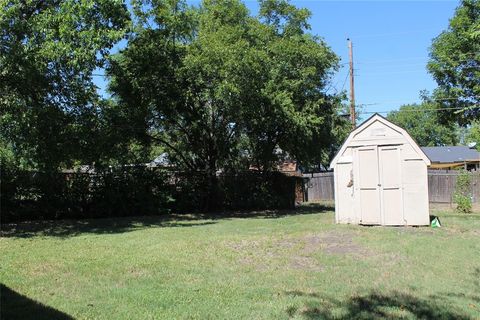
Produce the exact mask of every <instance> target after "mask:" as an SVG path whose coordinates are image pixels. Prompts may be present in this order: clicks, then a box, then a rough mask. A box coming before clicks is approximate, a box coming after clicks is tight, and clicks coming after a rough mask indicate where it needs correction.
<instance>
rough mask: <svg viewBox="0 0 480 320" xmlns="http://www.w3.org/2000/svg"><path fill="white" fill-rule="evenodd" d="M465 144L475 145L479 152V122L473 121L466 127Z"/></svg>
mask: <svg viewBox="0 0 480 320" xmlns="http://www.w3.org/2000/svg"><path fill="white" fill-rule="evenodd" d="M465 142H466V143H472V142H474V143H476V145H475V147H476V148H477V150H478V151H480V120H475V121H473V122H472V124H471V125H470V126H469V127H468V130H467V135H466V137H465Z"/></svg>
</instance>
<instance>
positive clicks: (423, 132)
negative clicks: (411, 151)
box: [387, 102, 458, 147]
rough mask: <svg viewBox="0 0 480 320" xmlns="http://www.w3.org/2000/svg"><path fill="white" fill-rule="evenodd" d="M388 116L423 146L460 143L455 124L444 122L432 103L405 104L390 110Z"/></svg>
mask: <svg viewBox="0 0 480 320" xmlns="http://www.w3.org/2000/svg"><path fill="white" fill-rule="evenodd" d="M387 118H388V120H390V121H392V122H393V123H395V124H397V125H399V126H400V127H402V128H404V129H405V130H407V132H408V133H409V134H410V136H411V137H412V138H413V139H414V140H415V141H416V142H417V143H418V144H419V145H420V146H422V147H431V146H443V145H456V144H457V143H458V137H457V134H456V126H455V124H453V123H448V124H442V123H441V122H440V121H439V113H438V111H437V110H436V109H435V105H433V104H431V103H427V102H424V103H422V104H420V105H417V104H410V105H403V106H401V107H400V109H399V110H398V111H392V112H390V113H389V114H388V115H387Z"/></svg>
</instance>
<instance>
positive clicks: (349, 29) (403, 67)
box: [246, 0, 459, 119]
mask: <svg viewBox="0 0 480 320" xmlns="http://www.w3.org/2000/svg"><path fill="white" fill-rule="evenodd" d="M291 3H292V4H294V5H296V6H297V7H304V8H308V9H309V10H310V11H311V12H312V18H311V20H310V24H311V27H312V30H311V32H312V33H313V34H316V35H319V36H321V37H323V38H324V39H325V41H326V42H327V44H328V45H329V46H330V47H331V48H332V49H333V51H334V52H335V53H336V54H337V55H339V56H340V57H341V59H342V61H341V63H342V64H344V65H343V66H342V69H341V70H340V71H339V72H338V73H337V74H336V76H335V77H334V79H333V87H334V89H332V90H335V89H336V90H339V91H341V90H342V88H343V89H344V90H348V89H349V82H348V80H347V81H345V79H346V78H347V75H348V48H347V41H346V39H347V38H348V37H349V38H350V39H352V41H353V48H354V49H353V51H354V54H353V55H354V67H355V72H354V74H355V100H356V104H359V105H364V106H363V110H364V111H366V112H378V111H389V110H394V109H398V107H399V106H400V105H402V104H406V103H413V102H419V101H420V99H419V93H420V91H421V90H424V89H426V90H429V91H432V89H434V88H435V86H436V84H435V81H434V80H433V79H432V77H431V76H430V75H429V74H428V72H427V71H426V63H427V61H428V52H429V47H430V45H431V43H432V39H433V38H435V37H436V36H437V35H439V34H440V33H441V32H442V31H443V30H445V29H446V28H447V26H448V21H449V19H450V18H451V17H452V16H453V13H454V11H455V8H456V7H457V6H458V5H459V2H458V1H318V0H317V1H313V0H311V1H291ZM246 4H247V6H248V7H249V8H250V9H251V11H252V12H257V11H258V5H257V4H256V1H246ZM369 116H370V114H362V115H361V118H362V119H365V118H367V117H369Z"/></svg>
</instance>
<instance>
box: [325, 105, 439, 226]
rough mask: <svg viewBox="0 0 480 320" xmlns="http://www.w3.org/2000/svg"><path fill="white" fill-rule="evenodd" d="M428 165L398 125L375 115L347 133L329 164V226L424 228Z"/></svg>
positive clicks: (420, 151)
mask: <svg viewBox="0 0 480 320" xmlns="http://www.w3.org/2000/svg"><path fill="white" fill-rule="evenodd" d="M429 165H430V160H429V159H428V157H427V156H426V155H425V153H423V151H422V150H421V149H420V148H419V146H418V145H417V144H416V143H415V141H414V140H413V139H412V138H411V137H410V135H409V134H408V133H407V132H406V131H405V130H404V129H402V128H400V127H399V126H397V125H395V124H393V123H391V122H390V121H388V120H387V119H385V118H384V117H382V116H380V115H379V114H375V115H373V116H372V117H371V118H369V119H368V120H366V121H365V122H364V123H362V124H361V125H360V126H359V127H357V128H356V129H355V130H353V131H352V132H351V133H350V135H349V136H348V138H347V140H346V141H345V142H344V143H343V145H342V147H341V148H340V150H339V152H338V153H337V155H336V156H335V158H334V159H333V160H332V163H331V164H330V168H331V169H333V170H334V179H335V221H336V222H337V223H351V224H364V225H387V226H403V225H410V226H411V225H428V224H429V223H430V217H429V208H428V176H427V166H429Z"/></svg>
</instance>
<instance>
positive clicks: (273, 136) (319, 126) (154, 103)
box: [108, 0, 344, 176]
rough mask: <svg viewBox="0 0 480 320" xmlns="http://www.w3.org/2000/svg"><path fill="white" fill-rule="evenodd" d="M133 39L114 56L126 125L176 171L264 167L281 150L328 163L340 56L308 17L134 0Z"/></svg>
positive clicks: (112, 72) (280, 6) (270, 3)
mask: <svg viewBox="0 0 480 320" xmlns="http://www.w3.org/2000/svg"><path fill="white" fill-rule="evenodd" d="M134 14H135V19H134V21H135V22H136V24H135V26H134V29H133V30H134V32H133V33H132V34H131V37H130V39H129V42H128V45H127V47H126V48H125V49H123V50H121V52H120V53H119V54H118V55H116V56H114V57H112V58H111V59H110V64H109V67H108V75H109V76H110V78H111V82H110V91H111V93H112V95H113V97H114V99H115V102H116V104H117V105H118V107H119V109H120V110H121V112H122V113H123V114H124V115H125V117H124V122H123V124H122V125H121V127H122V128H124V130H126V132H128V133H129V134H131V136H135V138H136V139H137V140H138V141H142V143H143V145H144V146H145V148H148V147H149V146H156V145H157V146H158V145H159V146H161V147H162V148H163V149H164V150H165V151H166V152H167V153H168V157H169V160H170V161H171V162H173V163H175V164H176V166H178V167H180V168H185V169H189V170H194V171H202V172H207V173H208V175H210V176H214V175H215V172H216V171H218V170H224V171H228V170H232V169H242V168H243V169H248V168H249V167H250V166H252V165H253V166H255V167H256V168H258V169H262V170H268V169H270V168H272V167H273V166H274V164H275V162H276V161H277V160H279V159H281V158H282V157H283V156H286V155H288V156H290V157H292V158H295V159H297V160H299V161H300V162H302V163H305V164H308V163H320V162H322V161H323V162H326V161H328V159H325V157H326V155H328V153H329V152H331V149H333V148H334V147H335V141H337V137H335V136H334V135H333V132H334V129H337V128H339V127H342V125H343V124H344V121H343V120H342V119H341V118H340V117H338V115H337V114H338V113H337V107H338V106H339V101H340V98H339V97H337V96H334V95H329V94H327V93H326V90H325V88H326V85H327V84H328V81H329V80H330V76H331V75H332V73H333V72H335V71H336V70H337V69H338V61H339V59H338V57H337V56H336V55H335V54H334V53H333V52H332V50H331V49H330V48H329V47H328V46H327V45H326V43H325V42H324V41H323V40H322V39H321V38H319V37H316V36H313V35H311V34H310V33H308V32H307V31H308V29H309V25H308V19H309V17H310V13H309V12H308V11H307V10H305V9H298V8H296V7H294V6H292V5H290V4H288V3H287V2H286V1H281V0H280V1H277V0H265V1H261V2H260V13H259V16H257V17H253V16H251V15H250V14H249V12H248V10H247V8H246V7H245V5H244V4H243V3H241V2H240V1H238V0H205V1H203V2H202V3H201V4H200V5H199V6H198V7H194V6H189V5H188V4H187V3H186V2H185V1H181V0H171V1H135V2H134Z"/></svg>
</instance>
